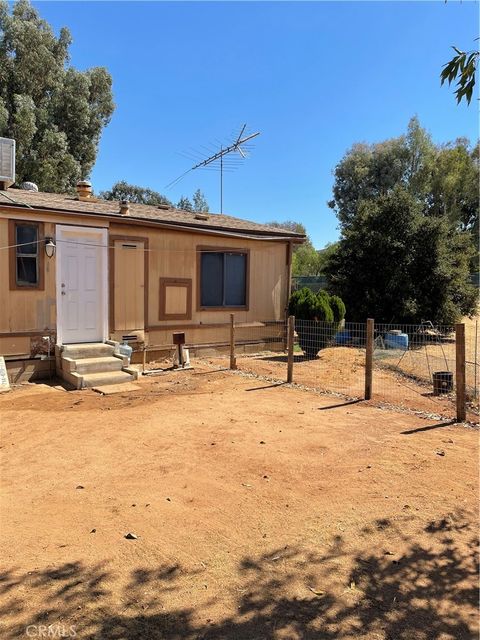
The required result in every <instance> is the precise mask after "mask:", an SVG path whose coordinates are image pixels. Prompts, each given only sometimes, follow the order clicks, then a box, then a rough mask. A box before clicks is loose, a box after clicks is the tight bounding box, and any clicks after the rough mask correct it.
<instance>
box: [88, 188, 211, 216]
mask: <svg viewBox="0 0 480 640" xmlns="http://www.w3.org/2000/svg"><path fill="white" fill-rule="evenodd" d="M99 196H100V198H104V199H105V200H127V201H128V202H134V203H137V204H151V205H154V206H157V205H159V204H168V205H169V206H170V207H174V206H175V207H176V208H177V209H182V210H183V211H195V212H197V211H198V212H206V211H208V203H207V201H206V199H205V196H204V195H203V193H202V192H201V191H200V189H197V191H196V192H195V193H194V195H193V204H192V202H191V200H190V199H189V198H186V197H185V196H182V197H181V198H180V200H179V201H178V202H177V204H176V205H174V204H173V203H172V202H170V200H169V199H168V198H167V197H166V196H164V195H162V194H161V193H159V192H158V191H154V190H153V189H149V188H148V187H139V186H138V185H136V184H129V183H128V182H126V181H125V180H120V181H119V182H116V183H115V184H114V185H113V186H112V188H111V189H108V190H107V191H102V192H101V193H100V194H99Z"/></svg>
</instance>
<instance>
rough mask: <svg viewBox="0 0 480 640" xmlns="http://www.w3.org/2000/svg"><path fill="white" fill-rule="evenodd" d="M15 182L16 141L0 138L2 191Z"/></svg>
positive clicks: (0, 181)
mask: <svg viewBox="0 0 480 640" xmlns="http://www.w3.org/2000/svg"><path fill="white" fill-rule="evenodd" d="M14 182H15V140H12V139H11V138H0V189H8V187H9V186H10V185H12V184H13V183H14Z"/></svg>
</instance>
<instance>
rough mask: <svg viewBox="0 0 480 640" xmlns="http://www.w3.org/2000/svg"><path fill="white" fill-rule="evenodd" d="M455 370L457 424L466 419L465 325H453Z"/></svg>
mask: <svg viewBox="0 0 480 640" xmlns="http://www.w3.org/2000/svg"><path fill="white" fill-rule="evenodd" d="M455 368H456V379H455V384H456V389H457V422H464V421H465V420H466V418H467V407H466V400H467V398H466V389H465V325H464V324H456V325H455Z"/></svg>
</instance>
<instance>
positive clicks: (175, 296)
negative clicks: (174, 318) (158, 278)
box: [165, 286, 188, 316]
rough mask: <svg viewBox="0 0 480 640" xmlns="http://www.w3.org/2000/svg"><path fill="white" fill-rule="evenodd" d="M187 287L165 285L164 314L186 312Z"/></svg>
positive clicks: (183, 313) (182, 313)
mask: <svg viewBox="0 0 480 640" xmlns="http://www.w3.org/2000/svg"><path fill="white" fill-rule="evenodd" d="M187 298H188V296H187V288H186V287H177V286H173V287H167V288H166V289H165V315H167V316H171V315H185V314H186V313H187Z"/></svg>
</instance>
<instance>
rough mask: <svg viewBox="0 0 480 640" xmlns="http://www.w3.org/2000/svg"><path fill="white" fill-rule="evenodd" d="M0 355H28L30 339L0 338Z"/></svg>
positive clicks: (19, 337)
mask: <svg viewBox="0 0 480 640" xmlns="http://www.w3.org/2000/svg"><path fill="white" fill-rule="evenodd" d="M0 355H2V356H25V355H27V356H28V355H30V337H28V336H12V337H1V338H0Z"/></svg>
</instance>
